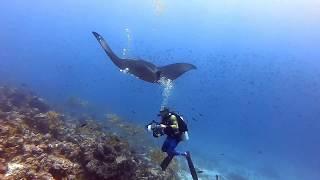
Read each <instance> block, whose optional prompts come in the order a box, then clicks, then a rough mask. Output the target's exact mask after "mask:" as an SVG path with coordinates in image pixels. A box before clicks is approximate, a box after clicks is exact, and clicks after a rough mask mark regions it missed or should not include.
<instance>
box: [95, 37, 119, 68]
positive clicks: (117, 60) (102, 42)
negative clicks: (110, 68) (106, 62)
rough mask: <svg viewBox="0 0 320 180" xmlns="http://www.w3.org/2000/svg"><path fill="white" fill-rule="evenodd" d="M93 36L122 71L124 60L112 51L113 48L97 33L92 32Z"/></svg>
mask: <svg viewBox="0 0 320 180" xmlns="http://www.w3.org/2000/svg"><path fill="white" fill-rule="evenodd" d="M92 34H93V35H94V36H95V37H96V39H97V40H98V42H99V43H100V45H101V47H102V48H103V50H104V51H105V52H106V53H107V55H108V56H109V57H110V59H111V60H112V62H113V63H114V64H115V65H116V66H118V67H119V68H120V69H122V60H121V59H120V58H119V57H118V56H117V55H116V54H115V53H114V52H113V51H112V50H111V48H110V47H109V46H108V44H107V42H106V41H105V40H104V39H103V37H102V36H101V35H100V34H98V33H96V32H92Z"/></svg>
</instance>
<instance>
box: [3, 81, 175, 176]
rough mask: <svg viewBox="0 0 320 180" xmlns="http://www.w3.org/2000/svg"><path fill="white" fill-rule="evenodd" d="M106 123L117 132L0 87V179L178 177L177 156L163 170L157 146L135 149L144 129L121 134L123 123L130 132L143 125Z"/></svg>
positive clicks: (14, 90) (27, 95)
mask: <svg viewBox="0 0 320 180" xmlns="http://www.w3.org/2000/svg"><path fill="white" fill-rule="evenodd" d="M109 119H112V118H110V117H109ZM114 119H115V118H114V117H113V120H114ZM108 126H110V127H109V128H108V129H118V131H117V133H115V132H113V131H111V130H105V129H106V128H102V127H101V125H100V124H99V123H97V122H95V121H94V120H92V121H89V120H88V121H85V123H84V122H81V123H80V122H79V121H77V120H76V119H75V118H72V117H70V116H67V115H63V114H61V113H58V112H56V111H54V110H52V109H51V108H50V106H48V105H47V103H46V102H45V101H44V100H43V99H41V98H39V97H37V96H35V95H33V94H30V93H27V92H24V91H22V90H19V89H15V88H8V87H0V179H57V180H60V179H61V180H62V179H63V180H64V179H68V180H72V179H77V180H78V179H80V180H81V179H89V180H91V179H92V180H94V179H117V180H122V179H123V180H128V179H133V180H134V179H159V180H160V179H177V174H176V173H175V168H177V164H176V163H175V162H174V163H173V165H172V166H171V167H170V168H169V169H168V170H167V171H166V172H163V171H161V169H160V168H159V167H158V163H159V162H158V161H159V160H160V159H162V157H163V156H164V155H163V154H162V153H161V152H159V151H157V150H156V149H153V148H152V147H147V145H146V143H144V146H143V147H144V149H143V150H144V151H145V153H143V154H141V153H137V152H136V150H135V149H134V148H133V147H134V146H133V145H132V143H133V144H134V143H135V142H136V143H141V142H146V141H147V140H143V138H141V137H143V136H142V135H141V137H139V138H136V139H134V138H133V139H125V138H123V137H122V136H121V134H119V132H120V131H119V129H120V130H121V128H127V129H126V132H127V133H128V132H130V133H129V134H130V136H128V137H134V135H136V134H138V135H139V132H140V133H141V131H143V130H141V129H139V128H136V127H133V126H132V125H130V124H125V123H118V124H115V123H109V124H108ZM112 126H117V127H112ZM137 140H140V141H139V142H137Z"/></svg>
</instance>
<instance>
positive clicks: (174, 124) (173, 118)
mask: <svg viewBox="0 0 320 180" xmlns="http://www.w3.org/2000/svg"><path fill="white" fill-rule="evenodd" d="M170 120H171V122H172V125H170V127H171V128H172V129H174V130H177V129H179V125H178V120H177V117H176V116H175V115H171V116H170Z"/></svg>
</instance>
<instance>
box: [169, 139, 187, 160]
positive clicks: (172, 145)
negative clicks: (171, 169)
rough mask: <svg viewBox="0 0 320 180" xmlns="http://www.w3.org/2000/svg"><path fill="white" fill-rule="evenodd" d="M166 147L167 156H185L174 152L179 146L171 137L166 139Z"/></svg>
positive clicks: (177, 141)
mask: <svg viewBox="0 0 320 180" xmlns="http://www.w3.org/2000/svg"><path fill="white" fill-rule="evenodd" d="M167 139H168V145H167V151H166V152H167V153H168V155H169V156H176V155H185V154H186V153H182V152H178V151H176V147H177V145H178V144H179V142H180V141H179V140H178V139H176V138H173V137H168V138H167Z"/></svg>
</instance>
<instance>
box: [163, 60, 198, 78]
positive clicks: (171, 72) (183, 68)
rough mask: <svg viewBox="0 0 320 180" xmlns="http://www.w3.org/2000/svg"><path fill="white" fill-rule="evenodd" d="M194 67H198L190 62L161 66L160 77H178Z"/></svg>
mask: <svg viewBox="0 0 320 180" xmlns="http://www.w3.org/2000/svg"><path fill="white" fill-rule="evenodd" d="M192 69H197V67H196V66H195V65H193V64H188V63H175V64H169V65H166V66H162V67H159V71H160V77H165V78H167V79H171V80H175V79H177V78H178V77H179V76H181V75H182V74H183V73H185V72H187V71H190V70H192Z"/></svg>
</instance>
